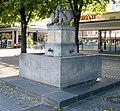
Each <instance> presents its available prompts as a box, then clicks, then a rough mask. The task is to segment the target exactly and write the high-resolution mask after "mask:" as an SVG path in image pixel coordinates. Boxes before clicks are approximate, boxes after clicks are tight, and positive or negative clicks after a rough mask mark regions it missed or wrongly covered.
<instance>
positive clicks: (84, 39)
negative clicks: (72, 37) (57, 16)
mask: <svg viewBox="0 0 120 111" xmlns="http://www.w3.org/2000/svg"><path fill="white" fill-rule="evenodd" d="M79 50H98V31H96V30H94V31H93V30H89V31H79Z"/></svg>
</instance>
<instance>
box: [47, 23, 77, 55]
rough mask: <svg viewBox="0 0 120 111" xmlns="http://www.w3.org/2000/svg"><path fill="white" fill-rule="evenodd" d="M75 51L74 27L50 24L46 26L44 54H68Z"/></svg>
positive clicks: (73, 53) (72, 53)
mask: <svg viewBox="0 0 120 111" xmlns="http://www.w3.org/2000/svg"><path fill="white" fill-rule="evenodd" d="M76 53H77V47H76V44H75V27H71V26H68V25H52V26H49V27H48V42H47V44H46V45H45V55H50V56H69V55H75V54H76Z"/></svg>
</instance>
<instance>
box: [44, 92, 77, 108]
mask: <svg viewBox="0 0 120 111" xmlns="http://www.w3.org/2000/svg"><path fill="white" fill-rule="evenodd" d="M76 97H77V96H76V95H74V94H71V93H67V92H64V91H56V92H53V93H49V94H46V95H43V97H42V99H43V101H45V102H47V103H49V104H51V105H53V106H56V107H59V108H61V107H64V106H67V105H69V104H72V103H75V102H76V101H77V98H76Z"/></svg>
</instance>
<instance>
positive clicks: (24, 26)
mask: <svg viewBox="0 0 120 111" xmlns="http://www.w3.org/2000/svg"><path fill="white" fill-rule="evenodd" d="M19 11H20V15H21V33H22V41H21V42H22V44H21V53H26V52H27V50H26V30H27V22H26V15H25V7H24V6H23V7H21V9H20V10H19Z"/></svg>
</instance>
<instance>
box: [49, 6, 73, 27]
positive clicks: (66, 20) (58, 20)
mask: <svg viewBox="0 0 120 111" xmlns="http://www.w3.org/2000/svg"><path fill="white" fill-rule="evenodd" d="M73 18H74V16H73V13H72V11H71V10H70V7H69V6H68V5H67V6H66V10H65V11H63V12H62V10H61V5H60V4H58V6H57V8H56V11H55V13H54V12H53V13H52V16H51V21H52V22H51V23H49V24H47V25H48V26H50V25H54V24H64V25H69V24H70V22H71V20H72V19H73Z"/></svg>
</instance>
